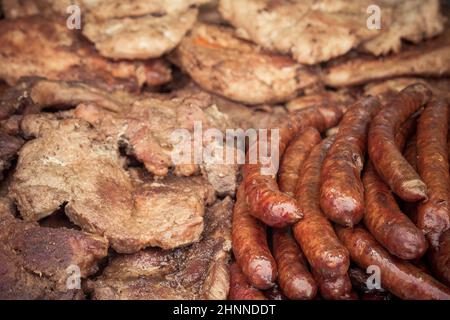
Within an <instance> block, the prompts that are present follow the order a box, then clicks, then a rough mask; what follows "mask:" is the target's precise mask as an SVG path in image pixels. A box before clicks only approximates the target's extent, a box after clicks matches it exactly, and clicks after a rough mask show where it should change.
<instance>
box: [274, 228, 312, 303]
mask: <svg viewBox="0 0 450 320" xmlns="http://www.w3.org/2000/svg"><path fill="white" fill-rule="evenodd" d="M272 244H273V252H274V256H275V260H276V262H277V266H278V283H279V285H280V287H281V290H282V291H283V293H284V295H285V296H286V297H288V298H289V299H292V300H310V299H312V298H314V297H315V296H316V293H317V285H316V282H315V281H314V278H313V277H312V275H311V274H310V273H309V270H308V267H307V262H306V260H305V257H304V256H303V253H302V252H301V250H300V248H299V247H298V245H297V243H296V242H295V240H294V238H293V237H292V236H291V234H290V233H289V231H288V230H286V229H274V230H273V242H272Z"/></svg>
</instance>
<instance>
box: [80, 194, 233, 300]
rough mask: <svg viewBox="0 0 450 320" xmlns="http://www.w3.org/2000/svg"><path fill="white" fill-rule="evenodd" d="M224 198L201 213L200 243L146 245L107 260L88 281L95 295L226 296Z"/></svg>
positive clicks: (227, 208)
mask: <svg viewBox="0 0 450 320" xmlns="http://www.w3.org/2000/svg"><path fill="white" fill-rule="evenodd" d="M232 208H233V201H232V200H231V199H230V198H229V197H227V198H225V199H224V200H222V201H220V202H217V203H216V204H215V205H213V206H212V207H210V208H209V209H208V211H207V213H206V214H205V220H206V223H205V231H204V233H203V237H202V239H201V240H200V241H199V242H196V243H194V244H193V245H191V246H189V247H186V248H180V249H176V250H173V251H161V250H159V249H146V250H143V251H140V252H137V253H135V254H132V255H120V256H117V257H115V258H113V259H112V260H111V262H110V263H109V265H108V266H107V267H106V269H105V270H104V272H103V274H102V275H101V276H100V277H99V278H97V279H96V280H95V281H92V282H90V283H89V285H88V287H90V289H91V290H92V295H91V296H92V298H94V299H99V300H101V299H108V300H111V299H133V300H134V299H143V300H153V299H171V300H180V299H183V300H184V299H188V300H192V299H207V300H208V299H226V297H227V295H228V290H229V281H230V278H229V270H228V262H229V259H230V250H231V235H230V233H231V211H232Z"/></svg>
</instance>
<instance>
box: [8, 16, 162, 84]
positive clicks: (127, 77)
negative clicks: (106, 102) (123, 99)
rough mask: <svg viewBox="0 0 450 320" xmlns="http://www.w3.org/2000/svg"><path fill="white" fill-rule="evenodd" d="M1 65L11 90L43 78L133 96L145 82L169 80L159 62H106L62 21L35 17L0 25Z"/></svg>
mask: <svg viewBox="0 0 450 320" xmlns="http://www.w3.org/2000/svg"><path fill="white" fill-rule="evenodd" d="M0 64H1V65H2V68H1V70H0V78H1V79H3V80H5V81H6V82H8V83H9V84H10V85H13V84H15V83H17V81H18V80H19V79H20V78H21V77H23V76H42V77H46V78H49V79H53V80H68V81H72V80H77V81H83V82H85V83H86V84H91V85H93V86H97V87H101V88H105V89H108V90H112V89H126V90H128V91H137V90H138V89H139V88H140V87H141V86H142V85H143V84H144V83H147V84H149V85H160V84H163V83H165V82H168V81H169V80H170V77H171V76H170V69H169V68H168V66H167V65H166V64H165V63H164V62H163V61H161V60H150V61H146V62H139V61H137V62H128V61H120V62H112V61H109V60H107V59H105V58H103V57H101V56H99V55H98V54H97V53H96V51H95V49H94V48H93V47H92V46H91V45H90V44H89V43H87V41H86V40H84V39H82V38H81V37H80V34H79V32H78V31H77V30H69V29H68V28H67V27H66V24H65V21H64V20H55V19H50V18H45V19H43V18H42V17H39V16H33V17H26V18H20V19H12V20H9V19H6V20H1V21H0Z"/></svg>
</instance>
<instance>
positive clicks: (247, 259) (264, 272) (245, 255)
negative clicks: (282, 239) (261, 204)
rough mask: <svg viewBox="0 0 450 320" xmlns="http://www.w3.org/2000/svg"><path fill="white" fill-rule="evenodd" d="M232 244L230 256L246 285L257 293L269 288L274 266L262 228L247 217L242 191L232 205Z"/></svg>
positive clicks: (275, 274) (255, 221)
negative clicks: (249, 285)
mask: <svg viewBox="0 0 450 320" xmlns="http://www.w3.org/2000/svg"><path fill="white" fill-rule="evenodd" d="M232 241H233V253H234V256H235V258H236V261H237V262H238V264H239V266H240V267H241V269H242V272H243V273H244V274H245V276H246V277H247V279H248V281H249V282H250V283H251V284H252V285H253V286H254V287H256V288H258V289H262V290H265V289H268V288H270V287H272V286H273V285H274V284H275V279H276V278H277V266H276V263H275V260H274V258H273V257H272V254H271V253H270V250H269V246H268V244H267V234H266V227H265V225H264V224H263V223H262V222H260V221H258V220H257V219H255V218H253V217H252V216H251V215H250V214H249V211H248V206H247V204H246V203H245V196H244V191H243V188H242V187H240V188H239V189H238V194H237V199H236V203H235V205H234V211H233V225H232Z"/></svg>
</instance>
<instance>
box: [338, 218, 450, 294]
mask: <svg viewBox="0 0 450 320" xmlns="http://www.w3.org/2000/svg"><path fill="white" fill-rule="evenodd" d="M336 233H337V235H338V237H339V239H341V241H342V243H343V244H344V245H345V246H346V247H347V249H348V250H349V251H350V255H351V257H352V260H353V261H354V262H356V263H357V264H358V265H359V266H360V267H361V268H363V269H367V267H369V266H376V267H378V268H379V272H380V274H379V276H380V279H381V285H382V287H383V288H386V289H387V290H389V291H390V292H392V293H393V294H395V295H396V296H397V297H399V298H401V299H412V300H427V299H434V300H437V299H445V300H449V299H450V289H449V288H447V287H446V286H445V285H443V284H442V283H440V282H439V281H437V280H436V279H434V278H433V277H431V276H430V275H428V274H426V273H424V272H423V271H421V270H420V269H418V268H417V267H415V266H413V265H412V264H410V263H408V262H406V261H404V260H401V259H398V258H395V257H393V256H391V255H390V254H389V253H388V252H387V251H386V250H384V249H383V247H382V246H381V245H380V244H379V243H378V242H377V241H376V240H375V238H373V237H372V235H371V234H370V233H369V232H367V231H366V230H365V229H364V228H363V227H361V226H357V227H355V228H353V229H351V228H343V227H337V228H336Z"/></svg>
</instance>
